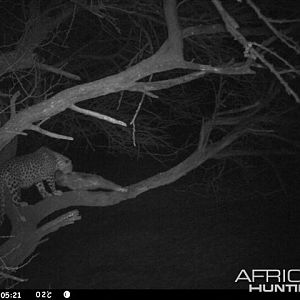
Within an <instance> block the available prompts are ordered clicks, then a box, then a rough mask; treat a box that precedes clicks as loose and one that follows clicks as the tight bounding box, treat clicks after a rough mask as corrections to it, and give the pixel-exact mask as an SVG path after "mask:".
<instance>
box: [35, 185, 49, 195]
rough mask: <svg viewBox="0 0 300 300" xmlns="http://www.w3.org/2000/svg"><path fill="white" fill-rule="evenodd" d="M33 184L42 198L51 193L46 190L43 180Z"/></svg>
mask: <svg viewBox="0 0 300 300" xmlns="http://www.w3.org/2000/svg"><path fill="white" fill-rule="evenodd" d="M35 186H36V187H37V188H38V190H39V193H40V194H41V196H42V197H43V198H46V197H49V196H51V194H50V193H48V192H47V191H46V189H45V186H44V183H43V181H40V182H38V183H36V184H35Z"/></svg>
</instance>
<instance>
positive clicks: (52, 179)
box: [46, 175, 63, 196]
mask: <svg viewBox="0 0 300 300" xmlns="http://www.w3.org/2000/svg"><path fill="white" fill-rule="evenodd" d="M46 182H47V184H48V186H49V188H50V190H51V193H52V195H55V196H61V195H62V194H63V192H62V191H59V190H57V189H56V187H55V176H54V175H53V176H50V177H48V178H47V179H46Z"/></svg>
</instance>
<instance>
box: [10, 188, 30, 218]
mask: <svg viewBox="0 0 300 300" xmlns="http://www.w3.org/2000/svg"><path fill="white" fill-rule="evenodd" d="M11 200H12V203H13V204H14V205H13V207H14V208H15V209H16V212H17V214H18V216H19V218H20V220H21V221H22V222H26V218H25V216H23V215H22V214H21V212H20V207H24V206H27V205H28V203H27V202H22V201H21V189H20V188H17V189H14V191H13V193H12V194H11Z"/></svg>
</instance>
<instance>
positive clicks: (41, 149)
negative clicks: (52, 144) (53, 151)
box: [36, 146, 50, 152]
mask: <svg viewBox="0 0 300 300" xmlns="http://www.w3.org/2000/svg"><path fill="white" fill-rule="evenodd" d="M49 150H50V149H49V148H47V147H45V146H42V147H40V148H39V149H37V150H36V152H46V151H49Z"/></svg>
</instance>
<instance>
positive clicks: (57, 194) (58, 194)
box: [52, 190, 63, 196]
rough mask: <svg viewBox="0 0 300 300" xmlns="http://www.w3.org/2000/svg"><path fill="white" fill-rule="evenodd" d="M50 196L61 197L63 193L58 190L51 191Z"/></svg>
mask: <svg viewBox="0 0 300 300" xmlns="http://www.w3.org/2000/svg"><path fill="white" fill-rule="evenodd" d="M52 194H53V195H54V196H61V195H62V194H63V192H62V191H60V190H56V191H53V193H52Z"/></svg>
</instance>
